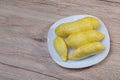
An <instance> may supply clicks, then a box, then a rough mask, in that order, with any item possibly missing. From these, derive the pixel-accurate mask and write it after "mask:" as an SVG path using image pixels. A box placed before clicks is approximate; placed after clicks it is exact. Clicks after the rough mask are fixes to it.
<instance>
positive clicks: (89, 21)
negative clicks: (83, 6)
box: [55, 17, 100, 37]
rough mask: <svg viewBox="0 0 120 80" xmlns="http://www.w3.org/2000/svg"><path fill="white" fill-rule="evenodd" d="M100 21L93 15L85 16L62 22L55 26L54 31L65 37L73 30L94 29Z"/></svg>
mask: <svg viewBox="0 0 120 80" xmlns="http://www.w3.org/2000/svg"><path fill="white" fill-rule="evenodd" d="M99 26H100V22H99V21H98V20H97V19H96V18H94V17H85V18H82V19H79V20H76V21H73V22H68V23H63V24H60V25H59V26H57V28H56V29H55V33H56V34H57V35H58V36H61V37H65V36H68V35H70V34H71V33H75V32H83V31H88V30H93V29H96V28H98V27H99Z"/></svg>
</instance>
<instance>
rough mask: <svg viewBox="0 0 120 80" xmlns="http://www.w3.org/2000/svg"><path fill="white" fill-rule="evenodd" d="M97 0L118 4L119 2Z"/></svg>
mask: <svg viewBox="0 0 120 80" xmlns="http://www.w3.org/2000/svg"><path fill="white" fill-rule="evenodd" d="M99 1H104V2H109V3H116V4H120V2H117V1H109V0H99Z"/></svg>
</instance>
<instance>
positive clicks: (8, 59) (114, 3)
mask: <svg viewBox="0 0 120 80" xmlns="http://www.w3.org/2000/svg"><path fill="white" fill-rule="evenodd" d="M76 14H90V15H93V16H97V17H99V18H100V19H101V20H102V21H103V22H104V23H105V24H106V26H107V28H108V30H109V33H110V38H111V50H110V53H109V55H108V57H107V58H106V59H105V60H104V61H103V62H101V63H100V64H97V65H95V66H92V67H88V68H85V69H72V70H71V69H64V68H62V67H60V66H58V65H57V64H55V63H54V61H53V60H52V59H51V57H50V55H49V52H48V48H47V33H48V30H49V28H50V26H51V25H52V24H53V23H54V22H56V21H57V20H59V19H61V18H64V17H67V16H71V15H76ZM0 80H120V0H0Z"/></svg>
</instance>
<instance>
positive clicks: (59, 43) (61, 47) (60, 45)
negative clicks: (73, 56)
mask: <svg viewBox="0 0 120 80" xmlns="http://www.w3.org/2000/svg"><path fill="white" fill-rule="evenodd" d="M54 47H55V49H56V51H57V52H58V54H59V56H60V57H61V59H62V60H63V61H67V58H68V54H67V46H66V43H65V41H64V39H63V38H61V37H57V38H55V40H54Z"/></svg>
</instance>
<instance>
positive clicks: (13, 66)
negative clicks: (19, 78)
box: [0, 62, 62, 80]
mask: <svg viewBox="0 0 120 80" xmlns="http://www.w3.org/2000/svg"><path fill="white" fill-rule="evenodd" d="M0 64H2V65H5V66H9V67H12V68H18V69H22V70H25V71H29V72H34V73H37V74H41V75H44V76H48V77H52V78H55V79H57V80H62V79H60V78H58V77H55V76H51V75H48V74H44V73H41V72H38V71H34V70H30V69H26V68H22V67H18V66H15V65H10V64H6V63H2V62H0Z"/></svg>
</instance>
